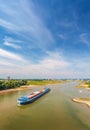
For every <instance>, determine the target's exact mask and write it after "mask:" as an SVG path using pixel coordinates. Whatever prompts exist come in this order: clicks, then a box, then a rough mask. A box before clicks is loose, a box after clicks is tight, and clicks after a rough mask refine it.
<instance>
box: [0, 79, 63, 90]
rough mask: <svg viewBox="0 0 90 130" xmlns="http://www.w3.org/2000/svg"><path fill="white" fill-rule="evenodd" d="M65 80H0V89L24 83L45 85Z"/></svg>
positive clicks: (15, 86)
mask: <svg viewBox="0 0 90 130" xmlns="http://www.w3.org/2000/svg"><path fill="white" fill-rule="evenodd" d="M62 82H65V81H64V80H45V79H44V80H38V79H36V80H33V79H32V80H29V79H26V80H11V79H10V80H0V90H6V89H11V88H17V87H20V86H24V85H46V84H57V83H62Z"/></svg>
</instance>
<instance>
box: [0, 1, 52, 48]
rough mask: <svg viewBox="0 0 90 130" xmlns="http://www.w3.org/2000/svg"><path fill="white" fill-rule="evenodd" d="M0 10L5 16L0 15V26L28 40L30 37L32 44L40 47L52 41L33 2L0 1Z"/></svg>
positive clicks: (46, 45) (44, 46)
mask: <svg viewBox="0 0 90 130" xmlns="http://www.w3.org/2000/svg"><path fill="white" fill-rule="evenodd" d="M17 3H18V4H17ZM0 10H1V11H2V12H3V14H4V16H5V17H3V16H0V26H2V27H4V28H6V29H7V30H9V31H12V32H13V33H15V34H18V35H21V36H22V37H24V38H26V40H28V41H30V42H31V39H32V41H34V42H33V44H34V45H36V46H39V47H40V48H42V49H44V48H47V47H48V45H49V44H51V43H54V38H53V36H52V33H51V31H50V30H49V29H48V28H47V27H46V25H45V23H44V22H43V20H42V18H40V17H39V16H38V14H37V11H36V10H35V6H34V4H33V2H31V1H28V0H26V1H21V0H18V1H17V0H16V1H14V2H10V3H7V2H1V3H0ZM12 12H13V13H12ZM18 12H19V13H18ZM42 43H43V44H42Z"/></svg>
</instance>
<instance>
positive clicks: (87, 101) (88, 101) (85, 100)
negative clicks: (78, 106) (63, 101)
mask: <svg viewBox="0 0 90 130" xmlns="http://www.w3.org/2000/svg"><path fill="white" fill-rule="evenodd" d="M73 101H74V102H77V103H83V104H86V105H88V106H89V107H90V98H74V99H73Z"/></svg>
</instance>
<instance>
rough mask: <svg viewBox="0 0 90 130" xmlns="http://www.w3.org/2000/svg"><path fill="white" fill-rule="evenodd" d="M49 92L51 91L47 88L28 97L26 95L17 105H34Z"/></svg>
mask: <svg viewBox="0 0 90 130" xmlns="http://www.w3.org/2000/svg"><path fill="white" fill-rule="evenodd" d="M49 91H50V88H45V89H43V90H40V91H35V92H32V93H31V94H28V95H24V96H22V97H20V98H18V100H17V103H18V104H19V105H25V104H29V103H32V102H34V101H35V100H37V99H38V98H39V97H41V96H43V95H44V94H45V93H47V92H49Z"/></svg>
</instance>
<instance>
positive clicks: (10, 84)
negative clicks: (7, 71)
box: [0, 80, 27, 90]
mask: <svg viewBox="0 0 90 130" xmlns="http://www.w3.org/2000/svg"><path fill="white" fill-rule="evenodd" d="M26 84H27V80H0V90H5V89H10V88H17V87H20V86H22V85H26Z"/></svg>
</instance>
